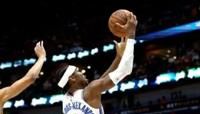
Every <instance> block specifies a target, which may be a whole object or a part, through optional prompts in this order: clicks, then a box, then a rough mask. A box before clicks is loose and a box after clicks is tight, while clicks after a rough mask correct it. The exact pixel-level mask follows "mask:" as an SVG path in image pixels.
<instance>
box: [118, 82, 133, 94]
mask: <svg viewBox="0 0 200 114" xmlns="http://www.w3.org/2000/svg"><path fill="white" fill-rule="evenodd" d="M134 87H135V82H133V81H129V82H128V83H122V84H121V85H120V91H122V92H124V91H126V90H129V89H133V88H134Z"/></svg>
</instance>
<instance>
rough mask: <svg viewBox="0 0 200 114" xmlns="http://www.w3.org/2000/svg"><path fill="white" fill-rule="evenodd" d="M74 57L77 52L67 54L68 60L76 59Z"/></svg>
mask: <svg viewBox="0 0 200 114" xmlns="http://www.w3.org/2000/svg"><path fill="white" fill-rule="evenodd" d="M74 58H76V53H69V54H68V55H67V59H68V60H71V59H74Z"/></svg>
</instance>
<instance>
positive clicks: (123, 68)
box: [109, 39, 136, 84]
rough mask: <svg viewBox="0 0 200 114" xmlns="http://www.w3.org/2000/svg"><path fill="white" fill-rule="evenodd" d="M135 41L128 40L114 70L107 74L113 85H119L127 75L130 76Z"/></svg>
mask: <svg viewBox="0 0 200 114" xmlns="http://www.w3.org/2000/svg"><path fill="white" fill-rule="evenodd" d="M135 43H136V41H135V40H134V39H128V40H127V43H126V47H125V50H124V54H123V56H122V59H121V61H120V63H119V65H118V67H117V69H116V70H114V71H113V72H111V73H109V77H110V79H111V80H112V81H113V83H114V84H117V83H119V82H120V81H121V80H123V79H124V78H125V77H126V76H127V75H129V74H131V72H132V69H133V59H134V44H135Z"/></svg>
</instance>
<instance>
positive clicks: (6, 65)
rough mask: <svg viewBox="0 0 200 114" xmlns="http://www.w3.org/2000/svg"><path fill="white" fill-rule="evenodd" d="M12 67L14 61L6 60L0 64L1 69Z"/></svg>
mask: <svg viewBox="0 0 200 114" xmlns="http://www.w3.org/2000/svg"><path fill="white" fill-rule="evenodd" d="M10 67H12V62H5V63H1V64H0V69H5V68H10Z"/></svg>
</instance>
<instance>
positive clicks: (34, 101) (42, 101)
mask: <svg viewBox="0 0 200 114" xmlns="http://www.w3.org/2000/svg"><path fill="white" fill-rule="evenodd" d="M45 104H47V98H44V97H40V98H39V99H36V98H33V99H32V101H31V105H32V106H37V105H45Z"/></svg>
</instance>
